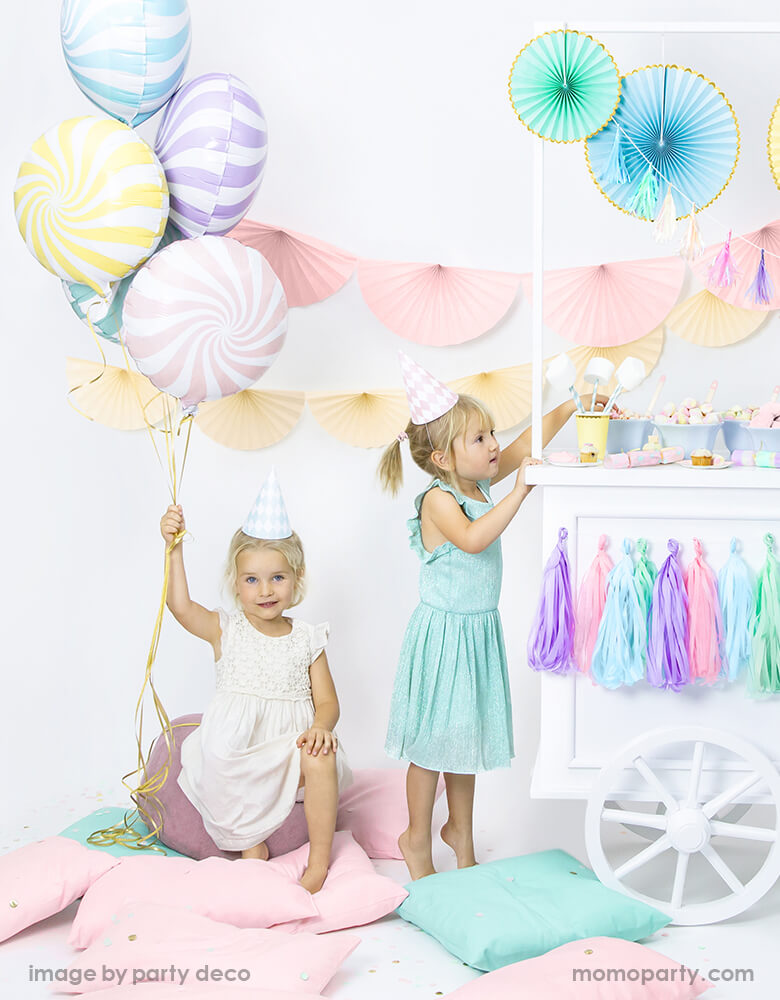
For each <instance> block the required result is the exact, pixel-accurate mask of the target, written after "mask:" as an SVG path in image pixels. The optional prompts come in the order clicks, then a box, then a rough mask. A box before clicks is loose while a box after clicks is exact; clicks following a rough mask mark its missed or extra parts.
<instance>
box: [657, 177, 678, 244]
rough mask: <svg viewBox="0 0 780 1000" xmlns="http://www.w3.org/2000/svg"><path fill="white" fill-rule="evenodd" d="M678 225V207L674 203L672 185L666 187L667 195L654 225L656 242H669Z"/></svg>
mask: <svg viewBox="0 0 780 1000" xmlns="http://www.w3.org/2000/svg"><path fill="white" fill-rule="evenodd" d="M676 226H677V209H676V208H675V205H674V197H673V196H672V188H671V186H667V188H666V197H665V198H664V200H663V204H662V205H661V211H660V212H659V213H658V218H657V219H656V220H655V225H654V226H653V239H654V240H655V241H656V243H668V242H669V240H670V239H671V238H672V237H673V236H674V230H675V228H676Z"/></svg>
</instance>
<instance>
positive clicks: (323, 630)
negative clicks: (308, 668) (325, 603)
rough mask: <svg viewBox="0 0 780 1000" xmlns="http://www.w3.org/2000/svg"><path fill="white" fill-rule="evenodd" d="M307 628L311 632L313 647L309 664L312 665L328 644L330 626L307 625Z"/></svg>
mask: <svg viewBox="0 0 780 1000" xmlns="http://www.w3.org/2000/svg"><path fill="white" fill-rule="evenodd" d="M306 627H307V629H308V630H309V642H310V647H311V659H310V660H309V663H310V664H312V663H314V661H315V660H316V659H317V657H318V656H319V655H320V653H321V652H322V651H323V650H324V649H325V647H326V646H327V644H328V636H329V635H330V624H329V623H328V622H320V624H319V625H308V624H307V626H306Z"/></svg>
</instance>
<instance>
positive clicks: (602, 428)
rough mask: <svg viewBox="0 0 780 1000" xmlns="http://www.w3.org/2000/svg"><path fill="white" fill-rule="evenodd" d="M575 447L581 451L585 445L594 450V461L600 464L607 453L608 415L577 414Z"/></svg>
mask: <svg viewBox="0 0 780 1000" xmlns="http://www.w3.org/2000/svg"><path fill="white" fill-rule="evenodd" d="M576 416H577V447H578V448H579V449H580V451H582V449H583V448H584V447H585V445H586V444H591V445H593V447H594V448H595V449H596V459H597V460H598V461H599V462H600V461H602V460H603V458H604V456H605V455H606V453H607V434H608V433H609V415H608V414H607V413H578V414H577V415H576Z"/></svg>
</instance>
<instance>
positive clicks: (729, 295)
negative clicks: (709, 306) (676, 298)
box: [692, 219, 780, 312]
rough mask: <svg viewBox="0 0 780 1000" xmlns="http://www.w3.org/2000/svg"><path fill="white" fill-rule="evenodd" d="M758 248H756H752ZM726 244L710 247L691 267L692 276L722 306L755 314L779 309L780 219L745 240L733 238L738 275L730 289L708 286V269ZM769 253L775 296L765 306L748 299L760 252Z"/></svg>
mask: <svg viewBox="0 0 780 1000" xmlns="http://www.w3.org/2000/svg"><path fill="white" fill-rule="evenodd" d="M752 244H755V245H752ZM722 247H723V243H722V242H721V243H717V244H715V246H710V247H707V249H706V250H705V251H704V254H703V255H702V257H701V258H700V259H699V260H698V261H696V263H695V264H693V265H692V270H693V273H694V274H695V275H696V277H697V278H698V279H699V280H700V281H701V283H702V284H703V285H704V286H705V287H706V288H708V289H709V291H711V292H712V294H713V295H717V296H718V298H719V299H720V300H721V302H728V303H729V304H730V305H732V306H737V307H738V308H740V309H750V310H751V311H752V312H753V311H755V312H770V311H771V310H772V309H780V260H779V259H778V255H780V219H778V220H776V221H775V222H770V223H768V224H767V225H766V226H762V227H761V229H756V230H755V232H752V233H746V234H745V236H744V238H741V237H739V236H733V237H732V238H731V257H732V260H733V261H734V266H735V267H736V269H737V271H738V272H739V273H738V274H737V276H736V277H735V278H734V280H733V281H732V283H731V284H730V285H726V286H724V287H723V288H719V287H717V286H716V285H711V284H709V269H710V266H711V265H712V262H713V260H714V259H715V257H716V255H717V254H718V252H719V251H720V250H721V249H722ZM762 250H766V254H765V255H764V263H765V267H766V273H767V276H768V277H769V280H770V281H771V283H772V287H773V290H774V293H773V295H772V298H771V299H770V300H769V302H767V303H766V304H761V303H759V304H757V303H755V302H753V301H752V299H751V297H750V295H749V289H750V286H751V285H752V283H753V279H754V278H755V276H756V271H757V270H758V265H759V264H760V263H761V251H762Z"/></svg>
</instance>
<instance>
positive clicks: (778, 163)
mask: <svg viewBox="0 0 780 1000" xmlns="http://www.w3.org/2000/svg"><path fill="white" fill-rule="evenodd" d="M766 151H767V154H768V156H769V169H770V170H771V171H772V177H773V178H774V181H775V184H776V185H777V186H778V187H779V188H780V100H778V102H777V104H775V107H774V110H773V111H772V117H771V118H770V119H769V134H768V136H767V140H766Z"/></svg>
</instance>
